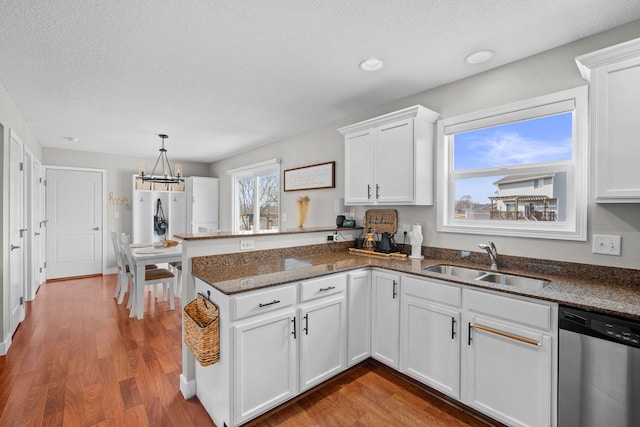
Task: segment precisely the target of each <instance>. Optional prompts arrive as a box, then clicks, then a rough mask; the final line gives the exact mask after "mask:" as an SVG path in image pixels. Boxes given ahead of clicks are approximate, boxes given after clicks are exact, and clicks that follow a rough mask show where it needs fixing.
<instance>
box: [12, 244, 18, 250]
mask: <svg viewBox="0 0 640 427" xmlns="http://www.w3.org/2000/svg"><path fill="white" fill-rule="evenodd" d="M14 249H20V246H16V245H11V250H14Z"/></svg>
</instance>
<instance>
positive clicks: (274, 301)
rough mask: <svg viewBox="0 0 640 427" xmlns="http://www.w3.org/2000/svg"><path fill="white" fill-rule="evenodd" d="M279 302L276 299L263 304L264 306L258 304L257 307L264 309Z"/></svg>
mask: <svg viewBox="0 0 640 427" xmlns="http://www.w3.org/2000/svg"><path fill="white" fill-rule="evenodd" d="M279 302H280V301H278V300H277V299H274V300H273V301H271V302H268V303H265V304H263V303H260V304H258V307H260V308H262V307H266V306H269V305H273V304H278V303H279Z"/></svg>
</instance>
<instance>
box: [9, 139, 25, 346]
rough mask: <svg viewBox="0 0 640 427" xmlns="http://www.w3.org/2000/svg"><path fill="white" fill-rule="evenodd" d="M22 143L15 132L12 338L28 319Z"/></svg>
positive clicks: (12, 150)
mask: <svg viewBox="0 0 640 427" xmlns="http://www.w3.org/2000/svg"><path fill="white" fill-rule="evenodd" d="M23 147H24V145H23V144H22V141H21V140H20V138H18V136H17V135H16V134H15V133H14V132H11V138H10V145H9V157H10V162H9V201H10V202H9V229H10V230H9V233H10V238H9V240H10V248H9V253H10V255H9V310H10V323H9V327H10V328H11V330H10V335H13V333H14V332H15V330H16V328H17V327H18V325H19V324H20V322H22V321H23V320H24V292H25V291H24V253H25V252H24V248H23V243H22V242H23V237H22V236H23V234H24V215H23V209H24V192H23V189H24V179H23V173H22V162H23V156H24V152H23Z"/></svg>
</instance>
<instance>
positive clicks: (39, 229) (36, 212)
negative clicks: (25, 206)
mask: <svg viewBox="0 0 640 427" xmlns="http://www.w3.org/2000/svg"><path fill="white" fill-rule="evenodd" d="M32 184H33V185H32V188H33V193H32V197H31V200H32V215H31V224H32V227H31V228H30V230H29V232H30V233H31V234H32V236H33V283H34V289H33V293H32V294H29V293H27V299H28V300H33V299H34V298H35V297H36V292H37V291H38V288H39V287H40V285H41V284H42V283H43V282H44V277H45V276H44V257H45V254H44V252H43V251H44V230H43V226H44V222H43V221H44V218H45V216H44V214H43V212H44V203H43V201H44V193H43V191H42V187H43V185H42V164H41V163H40V161H38V159H36V158H34V159H33V169H32Z"/></svg>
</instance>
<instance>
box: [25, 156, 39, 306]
mask: <svg viewBox="0 0 640 427" xmlns="http://www.w3.org/2000/svg"><path fill="white" fill-rule="evenodd" d="M22 151H23V156H22V159H23V160H22V164H23V167H22V175H23V177H24V178H23V179H24V186H23V190H22V191H23V197H24V204H23V212H22V213H23V216H24V224H23V225H24V227H23V228H24V229H25V230H24V232H23V233H22V248H23V249H24V286H25V290H24V296H25V299H27V300H32V299H33V297H32V295H35V292H36V291H35V276H34V264H33V263H34V258H33V240H34V235H33V231H34V227H33V154H31V151H29V149H28V148H27V147H22Z"/></svg>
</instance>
